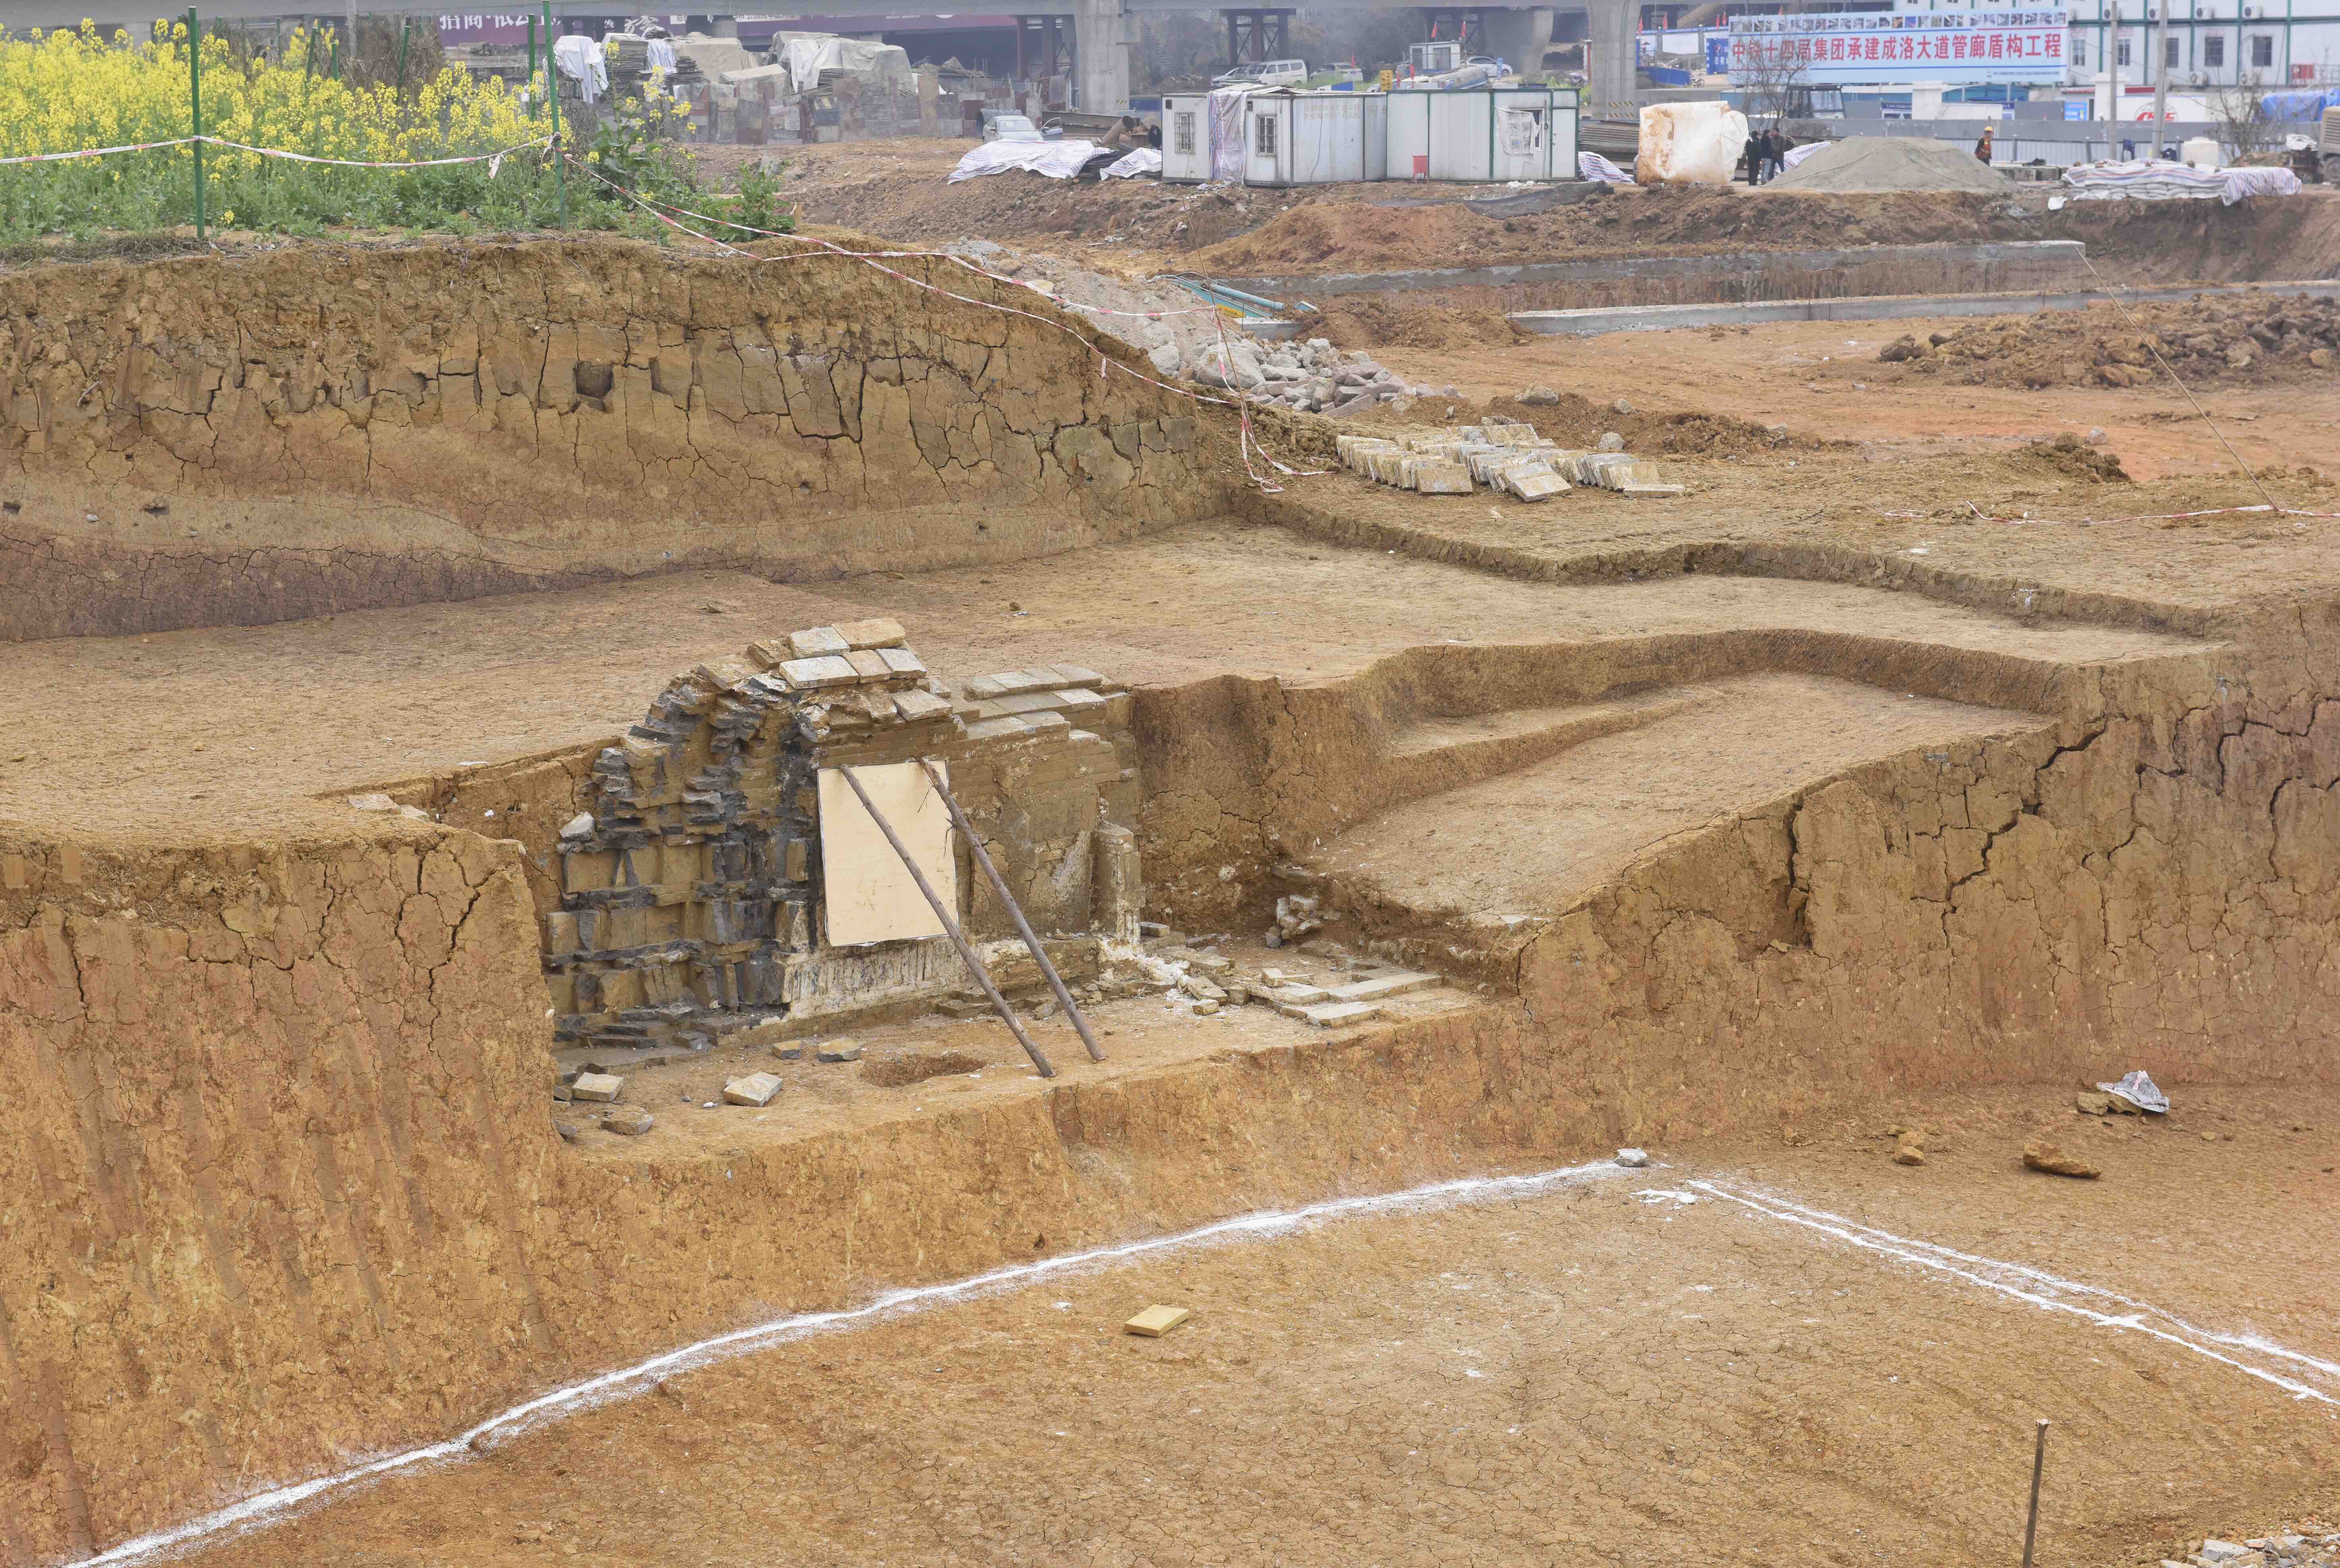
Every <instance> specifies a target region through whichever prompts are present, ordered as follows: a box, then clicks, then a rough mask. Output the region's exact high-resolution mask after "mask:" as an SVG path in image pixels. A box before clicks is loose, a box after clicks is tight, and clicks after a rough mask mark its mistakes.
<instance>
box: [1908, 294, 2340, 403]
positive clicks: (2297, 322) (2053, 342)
mask: <svg viewBox="0 0 2340 1568" xmlns="http://www.w3.org/2000/svg"><path fill="white" fill-rule="evenodd" d="M1877 357H1878V358H1879V360H1881V361H1884V362H1886V363H1888V364H1901V363H1906V364H1908V365H1909V368H1910V369H1911V370H1912V371H1913V372H1917V373H1918V374H1920V375H1942V376H1947V377H1948V378H1950V379H1952V380H1955V381H1958V382H1964V383H1967V384H1968V385H1987V386H2005V387H2048V386H2083V385H2097V386H2115V387H2119V386H2144V385H2146V384H2147V383H2148V382H2152V381H2153V380H2155V379H2156V378H2157V377H2158V376H2159V375H2160V374H2161V373H2162V372H2161V363H2163V362H2166V363H2167V364H2168V366H2169V367H2170V369H2172V370H2174V371H2176V372H2177V374H2178V376H2179V377H2180V378H2181V379H2182V380H2184V381H2186V382H2224V383H2230V384H2231V383H2251V382H2259V383H2265V382H2279V381H2287V380H2296V379H2300V378H2302V377H2305V378H2308V379H2321V378H2324V377H2326V376H2328V375H2329V374H2330V373H2331V372H2334V371H2335V370H2340V293H2335V294H2333V295H2300V296H2289V295H2278V296H2249V295H2242V296H2236V297H2232V298H2226V299H2217V298H2196V299H2194V300H2191V301H2188V302H2186V303H2182V304H2161V305H2155V304H2146V305H2132V306H2130V307H2129V308H2128V311H2127V314H2126V315H2124V314H2123V313H2121V312H2120V311H2119V310H2118V309H2117V307H2115V306H2113V305H2111V304H2097V305H2090V306H2089V307H2088V308H2087V310H2084V311H2050V312H2047V313H2043V314H2040V315H2036V316H2000V317H1994V318H1992V319H1989V320H1987V321H1982V322H1978V323H1975V324H1974V325H1972V326H1969V327H1964V328H1961V329H1959V330H1958V331H1956V332H1935V333H1932V334H1930V335H1929V337H1927V338H1925V339H1923V340H1920V339H1919V338H1917V337H1915V336H1910V335H1907V334H1905V335H1903V336H1902V337H1900V338H1898V339H1896V340H1895V341H1894V342H1890V343H1888V344H1887V345H1886V346H1885V347H1884V348H1883V349H1882V350H1880V351H1879V353H1878V356H1877Z"/></svg>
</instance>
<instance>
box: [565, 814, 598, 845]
mask: <svg viewBox="0 0 2340 1568" xmlns="http://www.w3.org/2000/svg"><path fill="white" fill-rule="evenodd" d="M592 830H593V813H592V812H590V811H580V812H578V813H577V815H576V816H574V817H571V818H570V819H569V820H568V821H566V822H563V823H562V824H561V825H560V836H561V837H562V838H564V839H582V838H583V837H585V835H587V834H588V833H590V832H591V831H592Z"/></svg>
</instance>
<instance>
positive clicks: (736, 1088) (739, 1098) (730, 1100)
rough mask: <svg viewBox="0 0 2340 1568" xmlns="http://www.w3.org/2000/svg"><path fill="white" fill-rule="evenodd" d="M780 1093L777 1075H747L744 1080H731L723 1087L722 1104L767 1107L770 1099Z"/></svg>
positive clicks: (770, 1101)
mask: <svg viewBox="0 0 2340 1568" xmlns="http://www.w3.org/2000/svg"><path fill="white" fill-rule="evenodd" d="M779 1092H780V1076H779V1075H778V1073H749V1075H748V1076H747V1077H744V1078H733V1079H732V1080H731V1081H730V1082H729V1083H727V1084H725V1085H724V1086H723V1103H724V1104H725V1105H727V1106H768V1105H770V1104H771V1103H772V1097H773V1096H774V1095H777V1094H778V1093H779Z"/></svg>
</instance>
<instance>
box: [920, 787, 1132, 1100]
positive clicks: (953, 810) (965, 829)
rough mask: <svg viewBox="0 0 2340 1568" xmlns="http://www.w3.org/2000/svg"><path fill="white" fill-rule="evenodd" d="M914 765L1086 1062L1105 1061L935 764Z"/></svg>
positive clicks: (1022, 911)
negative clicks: (1003, 909)
mask: <svg viewBox="0 0 2340 1568" xmlns="http://www.w3.org/2000/svg"><path fill="white" fill-rule="evenodd" d="M918 766H919V767H921V768H923V769H926V770H927V779H928V780H929V781H931V782H932V783H933V785H934V787H935V793H936V794H937V795H939V796H941V797H942V798H943V804H944V805H945V806H946V807H947V808H949V809H950V816H951V821H952V823H953V824H954V825H956V826H957V829H958V830H959V831H960V832H961V833H964V834H965V835H967V849H968V851H969V853H971V854H972V855H973V856H974V857H975V863H976V864H977V865H978V866H980V867H982V868H983V874H984V876H985V877H986V878H988V879H989V880H990V882H991V890H992V891H993V892H995V893H996V894H998V895H999V901H1000V902H1001V903H1002V904H1005V905H1006V906H1007V913H1008V915H1009V916H1010V917H1011V918H1013V919H1014V920H1015V922H1016V931H1017V932H1018V933H1019V934H1020V935H1021V936H1022V937H1023V938H1024V945H1025V946H1026V947H1027V948H1031V949H1032V957H1033V958H1035V959H1036V960H1037V961H1038V963H1039V965H1040V972H1041V973H1042V974H1043V975H1046V976H1047V977H1048V987H1049V989H1051V990H1053V991H1055V992H1056V1001H1057V1004H1058V1005H1059V1006H1061V1007H1063V1008H1064V1009H1065V1011H1066V1013H1067V1014H1068V1015H1070V1016H1071V1017H1072V1020H1073V1027H1074V1028H1076V1029H1077V1030H1079V1031H1080V1036H1081V1044H1083V1045H1085V1046H1086V1047H1088V1048H1089V1060H1091V1061H1093V1062H1101V1061H1103V1060H1105V1052H1104V1051H1103V1050H1102V1049H1101V1048H1100V1047H1098V1045H1097V1043H1096V1036H1095V1035H1093V1034H1091V1033H1089V1021H1088V1019H1087V1018H1086V1017H1083V1016H1082V1013H1081V1008H1080V1004H1079V1003H1077V1002H1076V1001H1074V1000H1073V994H1072V992H1070V991H1068V990H1066V988H1065V981H1064V977H1063V976H1061V975H1059V974H1057V973H1056V965H1054V964H1052V963H1050V962H1049V961H1048V949H1047V948H1044V947H1042V946H1041V945H1040V938H1039V937H1038V936H1036V934H1035V933H1034V932H1033V930H1032V922H1031V921H1029V920H1027V919H1026V918H1024V909H1023V907H1022V906H1021V905H1019V904H1017V903H1016V895H1015V894H1013V893H1011V892H1009V891H1008V890H1007V881H1006V878H1003V877H1002V876H1000V874H999V868H998V867H996V866H995V865H993V864H992V863H991V857H990V855H989V854H987V852H986V851H985V849H984V848H983V840H982V839H979V838H977V836H976V831H975V824H974V823H972V822H970V821H968V820H967V813H966V812H965V811H962V810H961V809H959V804H958V800H957V797H955V796H953V795H952V794H951V792H950V786H949V785H947V784H946V783H944V782H943V776H942V775H941V774H940V773H937V772H936V771H935V765H934V764H933V763H932V762H929V761H928V760H927V759H925V758H923V757H921V758H919V759H918Z"/></svg>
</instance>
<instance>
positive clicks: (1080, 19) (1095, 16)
mask: <svg viewBox="0 0 2340 1568" xmlns="http://www.w3.org/2000/svg"><path fill="white" fill-rule="evenodd" d="M1135 32H1136V27H1135V24H1134V23H1133V21H1132V19H1131V18H1130V17H1129V16H1128V15H1127V14H1125V12H1124V11H1123V10H1122V8H1121V0H1073V94H1074V103H1075V106H1076V107H1077V108H1079V109H1080V110H1082V111H1083V112H1084V113H1086V114H1120V113H1121V112H1122V111H1124V110H1125V109H1127V108H1128V107H1129V46H1130V45H1131V43H1132V42H1134V35H1135Z"/></svg>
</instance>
